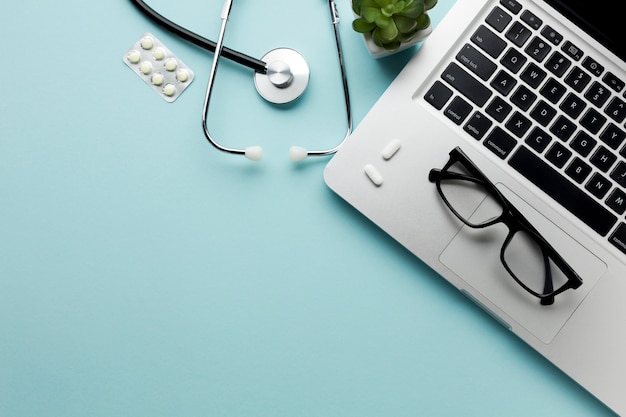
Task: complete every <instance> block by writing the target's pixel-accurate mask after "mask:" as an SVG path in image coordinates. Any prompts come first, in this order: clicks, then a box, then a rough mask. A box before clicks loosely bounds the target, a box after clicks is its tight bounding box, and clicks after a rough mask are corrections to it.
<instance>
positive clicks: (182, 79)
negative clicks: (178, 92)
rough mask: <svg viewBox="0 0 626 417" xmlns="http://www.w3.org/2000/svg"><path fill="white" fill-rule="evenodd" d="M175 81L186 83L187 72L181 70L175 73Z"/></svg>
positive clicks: (187, 79) (187, 78)
mask: <svg viewBox="0 0 626 417" xmlns="http://www.w3.org/2000/svg"><path fill="white" fill-rule="evenodd" d="M176 79H177V80H178V81H180V82H181V83H186V82H187V81H189V71H187V70H186V69H181V70H179V71H178V72H177V73H176Z"/></svg>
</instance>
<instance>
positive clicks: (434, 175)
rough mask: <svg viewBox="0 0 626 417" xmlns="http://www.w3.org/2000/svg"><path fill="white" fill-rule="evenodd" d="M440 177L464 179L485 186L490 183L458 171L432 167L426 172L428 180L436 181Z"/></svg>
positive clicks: (444, 178) (440, 178)
mask: <svg viewBox="0 0 626 417" xmlns="http://www.w3.org/2000/svg"><path fill="white" fill-rule="evenodd" d="M442 179H443V180H465V181H471V182H474V183H476V184H482V185H485V186H487V185H490V184H489V183H487V182H485V181H483V180H482V179H480V178H476V177H474V176H472V175H466V174H461V173H459V172H451V171H442V170H440V169H438V168H433V169H431V170H430V172H429V173H428V181H430V182H437V180H442Z"/></svg>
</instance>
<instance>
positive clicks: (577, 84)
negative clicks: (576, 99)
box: [565, 67, 591, 93]
mask: <svg viewBox="0 0 626 417" xmlns="http://www.w3.org/2000/svg"><path fill="white" fill-rule="evenodd" d="M589 81H591V76H590V75H589V74H587V73H586V72H584V71H583V70H582V69H580V68H578V67H574V68H572V70H571V71H570V73H569V74H568V75H567V77H565V84H567V85H569V86H570V87H572V88H573V89H574V91H576V92H577V93H582V91H583V90H584V89H585V87H586V86H587V84H589Z"/></svg>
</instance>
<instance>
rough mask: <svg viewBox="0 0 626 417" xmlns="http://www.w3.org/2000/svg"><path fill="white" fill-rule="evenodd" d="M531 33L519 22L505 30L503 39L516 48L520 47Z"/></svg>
mask: <svg viewBox="0 0 626 417" xmlns="http://www.w3.org/2000/svg"><path fill="white" fill-rule="evenodd" d="M532 34H533V33H532V31H531V30H530V29H528V27H526V26H524V25H522V24H521V23H520V22H515V23H513V24H512V25H511V27H510V28H509V30H507V32H506V35H505V37H506V38H507V39H508V40H510V41H511V42H513V43H514V44H515V45H517V46H518V47H521V46H522V45H524V44H525V43H526V41H527V40H528V39H529V38H530V36H531V35H532Z"/></svg>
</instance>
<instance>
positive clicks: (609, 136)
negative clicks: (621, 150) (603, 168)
mask: <svg viewBox="0 0 626 417" xmlns="http://www.w3.org/2000/svg"><path fill="white" fill-rule="evenodd" d="M624 139H626V132H624V131H623V130H622V129H620V128H619V127H617V126H615V125H614V124H613V123H609V124H608V126H607V127H606V129H604V131H603V132H602V133H601V134H600V140H601V141H602V142H604V143H606V144H607V145H608V146H609V147H610V148H611V149H617V148H618V147H619V145H621V144H622V142H623V141H624Z"/></svg>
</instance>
